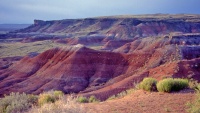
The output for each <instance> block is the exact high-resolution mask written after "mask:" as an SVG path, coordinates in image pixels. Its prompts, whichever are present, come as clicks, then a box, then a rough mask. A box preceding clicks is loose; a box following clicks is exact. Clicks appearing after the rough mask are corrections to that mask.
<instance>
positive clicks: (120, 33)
mask: <svg viewBox="0 0 200 113" xmlns="http://www.w3.org/2000/svg"><path fill="white" fill-rule="evenodd" d="M199 17H200V16H199V15H189V16H187V15H156V16H155V15H143V16H142V15H139V16H138V15H137V16H134V15H130V16H108V17H96V18H83V19H64V20H52V21H43V20H34V25H32V26H30V27H28V28H25V29H22V30H19V31H18V32H17V33H29V32H40V33H56V34H63V33H64V34H72V35H73V36H74V37H79V36H87V35H88V34H95V33H97V34H103V35H106V34H112V35H113V36H115V37H114V38H121V39H125V38H134V37H148V36H158V35H159V36H161V35H166V34H169V33H171V32H183V33H198V32H200V19H198V18H199Z"/></svg>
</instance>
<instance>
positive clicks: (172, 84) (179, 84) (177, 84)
mask: <svg viewBox="0 0 200 113" xmlns="http://www.w3.org/2000/svg"><path fill="white" fill-rule="evenodd" d="M156 87H157V90H158V91H159V92H171V91H179V90H182V89H184V88H186V87H188V80H187V79H180V78H175V79H173V78H166V79H163V80H160V81H159V82H158V83H157V85H156Z"/></svg>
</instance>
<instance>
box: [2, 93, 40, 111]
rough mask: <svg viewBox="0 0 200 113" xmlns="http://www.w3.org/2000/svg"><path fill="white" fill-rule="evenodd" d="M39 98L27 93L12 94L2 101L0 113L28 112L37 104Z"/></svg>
mask: <svg viewBox="0 0 200 113" xmlns="http://www.w3.org/2000/svg"><path fill="white" fill-rule="evenodd" d="M36 102H37V96H34V95H29V94H25V93H22V94H20V93H10V95H5V97H4V98H1V99H0V113H17V112H24V111H27V110H28V109H29V108H30V107H32V105H34V104H36Z"/></svg>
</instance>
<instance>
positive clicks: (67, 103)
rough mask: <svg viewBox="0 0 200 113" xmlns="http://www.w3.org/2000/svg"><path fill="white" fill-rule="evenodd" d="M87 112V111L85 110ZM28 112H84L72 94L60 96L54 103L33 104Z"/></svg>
mask: <svg viewBox="0 0 200 113" xmlns="http://www.w3.org/2000/svg"><path fill="white" fill-rule="evenodd" d="M87 112H88V111H87ZM28 113H86V110H85V109H84V107H83V106H82V105H81V104H79V103H77V101H76V99H75V98H73V97H72V96H68V97H61V98H60V99H59V100H57V101H56V102H54V103H47V104H44V105H43V106H35V107H33V108H32V109H30V110H29V111H28Z"/></svg>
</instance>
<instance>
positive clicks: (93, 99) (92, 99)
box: [89, 96, 100, 102]
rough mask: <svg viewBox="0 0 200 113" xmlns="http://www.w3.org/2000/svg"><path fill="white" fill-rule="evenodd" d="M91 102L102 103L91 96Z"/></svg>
mask: <svg viewBox="0 0 200 113" xmlns="http://www.w3.org/2000/svg"><path fill="white" fill-rule="evenodd" d="M89 102H100V100H99V99H97V98H96V97H95V96H90V98H89Z"/></svg>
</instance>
